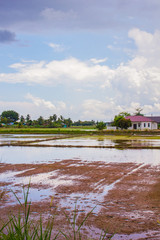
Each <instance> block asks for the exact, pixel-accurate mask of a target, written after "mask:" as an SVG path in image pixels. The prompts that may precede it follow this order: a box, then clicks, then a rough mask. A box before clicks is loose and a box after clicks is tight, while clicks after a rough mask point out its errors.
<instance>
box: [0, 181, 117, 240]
mask: <svg viewBox="0 0 160 240" xmlns="http://www.w3.org/2000/svg"><path fill="white" fill-rule="evenodd" d="M29 188H30V184H29V185H28V188H27V191H25V190H24V188H23V195H24V204H22V203H21V201H20V199H19V198H18V197H17V195H16V194H15V193H14V192H13V191H12V192H13V194H14V196H15V197H16V199H17V201H18V203H19V205H20V209H23V210H19V213H18V215H17V216H16V215H13V214H11V215H10V216H9V220H8V221H7V222H6V223H3V225H2V227H1V228H0V240H56V239H58V236H60V239H62V238H61V237H62V236H63V237H64V239H66V240H71V239H73V240H82V239H83V238H82V236H81V228H82V226H83V225H84V224H85V222H86V220H87V219H88V217H89V216H90V215H91V214H92V212H93V210H94V209H95V207H94V208H93V209H92V210H91V211H90V212H89V213H88V214H87V215H85V217H84V218H83V219H82V221H81V222H80V223H79V224H78V223H77V217H78V211H77V208H76V204H75V210H74V212H73V216H72V217H71V218H70V217H69V215H68V214H66V213H65V212H64V215H65V216H66V219H67V221H68V223H69V226H70V227H71V229H72V231H70V232H67V233H65V232H64V231H62V230H59V231H58V232H57V233H53V227H54V221H55V217H54V215H52V217H50V219H49V220H48V222H47V224H45V226H44V225H43V222H42V218H41V217H40V220H39V221H38V223H34V221H33V220H32V219H31V202H29V201H28V196H29ZM1 197H3V193H2V194H1V195H0V200H1ZM51 205H52V202H51ZM106 235H107V231H102V232H101V235H100V238H99V240H104V239H105V237H106ZM112 237H113V235H112V236H111V237H109V238H107V239H112Z"/></svg>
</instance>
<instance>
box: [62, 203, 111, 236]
mask: <svg viewBox="0 0 160 240" xmlns="http://www.w3.org/2000/svg"><path fill="white" fill-rule="evenodd" d="M95 208H96V206H95V207H94V208H92V210H91V211H90V212H89V213H88V214H87V215H86V216H85V217H84V219H83V220H82V221H81V223H80V224H79V225H78V224H77V217H78V211H77V203H75V209H74V214H73V217H71V218H70V217H69V215H68V214H66V213H65V212H64V215H65V216H66V218H67V221H68V223H69V225H70V226H71V228H72V232H71V233H70V232H69V233H64V232H63V231H60V232H61V233H62V235H63V236H64V237H65V239H67V240H71V239H73V240H82V239H83V238H82V233H81V232H82V226H83V225H84V224H85V222H86V221H87V219H88V217H89V216H90V215H91V213H92V212H93V211H94V209H95ZM106 235H107V231H102V232H101V235H100V238H99V240H104V239H105V237H106ZM112 237H113V236H111V237H110V238H108V239H111V238H112ZM90 240H92V239H90Z"/></svg>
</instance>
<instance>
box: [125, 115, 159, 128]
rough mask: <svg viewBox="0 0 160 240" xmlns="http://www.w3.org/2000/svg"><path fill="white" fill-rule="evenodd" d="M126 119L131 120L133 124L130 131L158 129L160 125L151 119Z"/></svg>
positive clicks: (130, 117) (142, 117) (128, 117)
mask: <svg viewBox="0 0 160 240" xmlns="http://www.w3.org/2000/svg"><path fill="white" fill-rule="evenodd" d="M125 118H126V119H130V120H131V122H132V126H131V127H130V128H129V129H137V130H145V129H148V130H154V129H158V123H157V122H156V121H155V120H154V119H151V117H144V116H127V117H125Z"/></svg>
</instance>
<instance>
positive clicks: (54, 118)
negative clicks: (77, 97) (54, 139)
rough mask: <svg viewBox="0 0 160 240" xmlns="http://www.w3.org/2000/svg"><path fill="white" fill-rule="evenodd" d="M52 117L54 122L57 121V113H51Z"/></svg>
mask: <svg viewBox="0 0 160 240" xmlns="http://www.w3.org/2000/svg"><path fill="white" fill-rule="evenodd" d="M52 119H53V121H54V122H56V121H57V115H56V114H53V117H52Z"/></svg>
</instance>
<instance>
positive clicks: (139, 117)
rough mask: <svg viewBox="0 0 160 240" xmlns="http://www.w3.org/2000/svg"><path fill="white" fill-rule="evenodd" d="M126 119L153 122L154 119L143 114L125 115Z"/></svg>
mask: <svg viewBox="0 0 160 240" xmlns="http://www.w3.org/2000/svg"><path fill="white" fill-rule="evenodd" d="M125 118H126V119H130V120H131V122H155V121H154V120H152V119H150V118H148V117H144V116H127V117H125Z"/></svg>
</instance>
